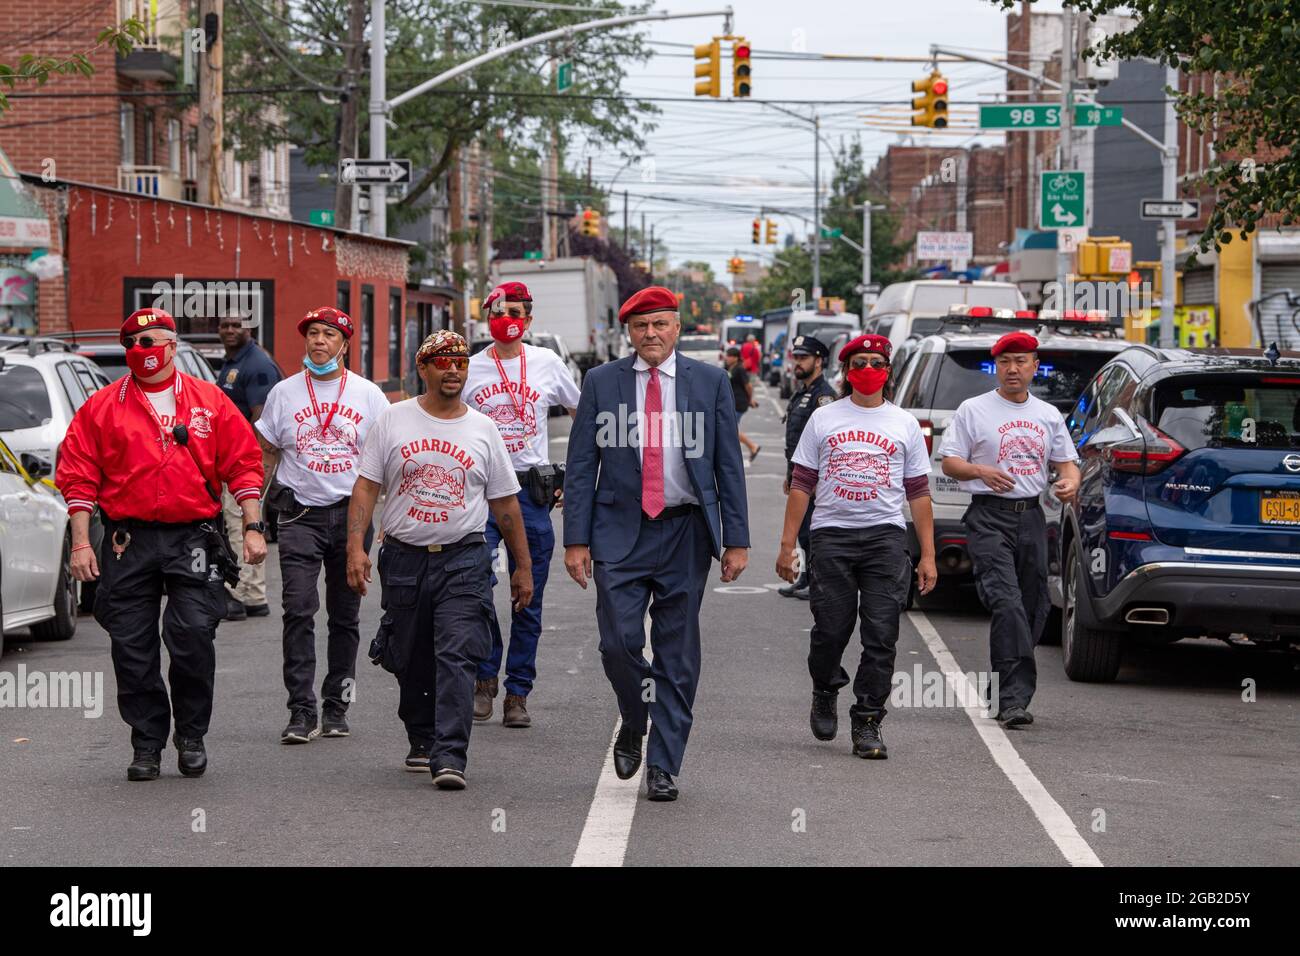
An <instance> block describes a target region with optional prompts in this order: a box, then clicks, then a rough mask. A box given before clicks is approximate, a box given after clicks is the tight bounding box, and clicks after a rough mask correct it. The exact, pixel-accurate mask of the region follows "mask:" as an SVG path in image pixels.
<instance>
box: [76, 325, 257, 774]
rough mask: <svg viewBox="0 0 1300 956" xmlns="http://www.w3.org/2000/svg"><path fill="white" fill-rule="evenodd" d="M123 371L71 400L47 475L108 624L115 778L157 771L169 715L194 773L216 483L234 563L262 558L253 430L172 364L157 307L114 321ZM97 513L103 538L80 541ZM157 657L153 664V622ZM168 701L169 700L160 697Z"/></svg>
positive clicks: (214, 392) (205, 708)
mask: <svg viewBox="0 0 1300 956" xmlns="http://www.w3.org/2000/svg"><path fill="white" fill-rule="evenodd" d="M120 335H121V339H122V344H123V345H125V346H126V364H127V366H128V367H129V368H130V370H131V372H130V374H129V375H126V376H124V377H123V378H121V379H119V380H118V381H116V382H114V383H113V384H112V385H107V386H105V387H104V388H101V389H100V390H99V391H97V392H96V393H95V394H94V395H92V396H91V397H90V398H89V399H87V400H86V402H85V404H83V405H82V406H81V408H80V409H78V410H77V413H76V415H74V416H73V418H72V423H71V425H69V426H68V433H67V436H66V437H65V438H64V440H63V446H62V448H61V450H60V453H59V467H58V477H57V481H58V485H59V488H60V489H62V491H63V495H64V498H65V499H66V500H67V502H68V512H69V514H70V515H71V522H72V573H73V576H74V577H75V578H76V579H77V580H78V581H94V580H98V581H99V587H98V588H97V589H96V593H95V619H96V620H97V621H99V623H100V624H101V625H102V626H103V628H104V629H105V630H106V631H108V637H109V642H110V644H111V649H112V656H113V671H114V674H115V675H116V677H117V706H118V710H119V711H120V713H121V715H122V719H123V720H124V721H126V723H127V724H129V725H130V726H131V744H132V746H133V748H134V751H135V752H134V756H133V758H132V760H131V764H130V766H129V767H127V771H126V776H127V779H128V780H156V779H157V778H158V774H159V763H160V758H161V756H162V749H163V747H164V746H165V744H166V742H167V731H168V729H169V725H170V724H171V718H172V716H173V714H174V715H175V718H176V729H175V734H174V736H173V738H172V739H173V742H174V743H175V745H176V749H177V751H178V764H179V767H180V772H181V773H182V774H184V775H185V776H187V777H198V776H201V775H202V774H203V772H204V770H206V769H207V764H208V758H207V751H206V750H205V748H204V744H203V737H204V735H205V734H207V732H208V722H209V719H210V718H211V716H212V687H213V679H214V675H215V672H216V654H215V652H214V650H213V639H214V638H215V637H216V629H217V622H218V621H220V620H221V617H222V615H223V614H224V613H225V610H226V596H225V589H224V587H223V584H222V577H223V573H224V574H227V575H231V576H233V574H234V573H235V572H236V571H237V569H236V568H234V567H233V565H234V563H235V562H234V556H233V555H232V554H227V552H226V544H225V540H224V535H223V531H222V526H221V496H220V491H219V489H220V488H221V486H222V485H223V484H226V485H229V486H230V489H231V493H232V494H233V496H234V498H235V499H236V500H237V501H238V502H239V506H240V510H241V512H242V514H241V518H242V522H243V529H242V530H243V559H244V562H245V563H246V564H260V563H261V562H262V561H263V560H264V559H265V558H266V542H265V541H264V540H263V535H262V524H261V521H260V514H259V510H260V507H261V502H260V498H261V490H262V454H261V451H260V449H259V448H258V447H257V440H256V439H255V438H254V437H253V429H252V427H251V426H250V425H249V424H248V422H247V421H246V420H245V419H244V417H243V416H242V415H241V414H240V413H239V410H238V409H237V408H235V406H234V405H233V404H232V403H231V401H230V399H228V398H227V397H226V396H225V395H224V394H223V393H222V391H221V389H220V388H218V387H217V386H216V385H214V384H212V383H210V382H205V381H203V380H202V379H197V378H192V377H190V376H189V375H185V374H183V373H181V372H180V371H178V370H177V369H176V365H175V359H176V322H175V321H174V320H173V319H172V317H171V316H170V315H169V314H167V313H166V312H164V311H163V310H161V309H141V310H140V311H138V312H133V313H132V314H131V315H130V317H129V318H127V320H126V322H125V324H123V326H122V329H121V332H120ZM96 507H98V508H100V510H101V511H102V512H103V515H104V542H103V545H102V547H101V549H100V551H99V553H98V554H97V553H96V551H95V548H94V547H93V546H92V545H91V544H90V541H89V537H88V535H89V528H90V516H91V514H92V513H93V512H94V510H95V508H96ZM164 593H166V595H167V609H166V611H164V612H163V613H162V643H163V644H166V645H167V654H168V658H169V668H168V673H167V676H168V683H169V684H170V685H171V697H170V702H169V700H168V692H167V685H165V684H164V683H163V679H162V673H161V662H160V658H161V654H160V648H159V639H158V618H159V610H160V608H161V605H162V598H163V594H164ZM169 703H170V707H169V706H168V705H169Z"/></svg>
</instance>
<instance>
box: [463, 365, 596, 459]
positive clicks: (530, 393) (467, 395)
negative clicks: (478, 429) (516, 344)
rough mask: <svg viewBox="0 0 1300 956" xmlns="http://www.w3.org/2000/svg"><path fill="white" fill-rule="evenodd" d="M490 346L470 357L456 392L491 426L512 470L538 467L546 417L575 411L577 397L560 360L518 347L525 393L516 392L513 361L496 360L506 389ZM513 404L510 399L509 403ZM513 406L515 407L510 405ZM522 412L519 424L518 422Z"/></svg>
mask: <svg viewBox="0 0 1300 956" xmlns="http://www.w3.org/2000/svg"><path fill="white" fill-rule="evenodd" d="M494 350H495V346H488V347H487V348H485V349H483V351H481V352H479V353H478V354H476V355H473V356H471V357H470V360H469V375H468V377H467V378H466V379H465V389H464V391H462V392H461V397H462V398H464V400H465V404H467V405H469V407H470V408H474V409H477V410H478V411H480V412H482V413H483V414H484V415H486V416H487V417H488V418H490V419H492V421H493V422H495V423H496V426H497V428H498V429H499V430H500V432H501V437H502V438H503V439H505V443H506V451H508V452H510V460H511V461H513V462H514V467H515V470H516V471H524V470H525V469H527V468H529V467H531V466H533V465H544V464H546V463H547V462H548V461H549V460H550V459H549V457H548V454H547V446H546V443H547V440H548V434H547V422H548V415H547V412H548V410H549V409H550V408H551V406H553V405H560V406H562V407H564V408H577V407H578V398H579V396H580V392H579V391H578V386H577V385H575V384H574V383H573V378H572V376H570V375H569V369H568V368H567V367H566V366H565V364H564V362H563V361H561V360H560V357H559V356H558V355H556V354H555V353H554V352H552V351H551V350H550V349H548V348H542V347H541V346H538V345H527V344H525V345H524V347H523V354H524V378H525V382H526V384H527V393H526V394H522V395H521V393H520V388H519V358H518V357H515V358H512V359H501V368H502V369H504V370H505V373H506V378H507V379H508V381H509V384H508V385H507V384H506V383H504V382H502V381H501V370H500V369H498V368H497V363H496V362H494V361H493V360H492V353H493V351H494ZM512 399H513V400H512ZM516 403H518V405H516ZM521 409H522V411H523V419H522V420H521V419H520V417H519V413H520V410H521Z"/></svg>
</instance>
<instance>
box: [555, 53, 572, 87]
mask: <svg viewBox="0 0 1300 956" xmlns="http://www.w3.org/2000/svg"><path fill="white" fill-rule="evenodd" d="M572 85H573V61H572V60H565V61H564V62H562V63H561V64H560V65H559V66H558V67H557V68H556V70H555V92H557V93H563V92H564V91H565V90H567V89H568V88H569V87H571V86H572Z"/></svg>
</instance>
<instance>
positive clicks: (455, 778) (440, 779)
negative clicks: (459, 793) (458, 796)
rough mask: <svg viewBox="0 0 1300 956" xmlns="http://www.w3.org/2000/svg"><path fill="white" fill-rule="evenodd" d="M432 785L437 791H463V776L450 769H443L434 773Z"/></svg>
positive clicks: (461, 773) (457, 771)
mask: <svg viewBox="0 0 1300 956" xmlns="http://www.w3.org/2000/svg"><path fill="white" fill-rule="evenodd" d="M433 785H434V786H435V787H437V788H438V789H439V790H464V789H465V774H464V773H463V772H462V771H460V770H453V769H452V768H451V767H443V768H442V769H441V770H438V771H435V772H434V775H433Z"/></svg>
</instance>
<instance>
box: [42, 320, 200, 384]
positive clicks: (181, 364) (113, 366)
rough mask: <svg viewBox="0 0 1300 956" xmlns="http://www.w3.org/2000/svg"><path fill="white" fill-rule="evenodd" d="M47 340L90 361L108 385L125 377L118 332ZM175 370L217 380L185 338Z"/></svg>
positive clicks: (123, 351)
mask: <svg viewBox="0 0 1300 956" xmlns="http://www.w3.org/2000/svg"><path fill="white" fill-rule="evenodd" d="M48 337H49V338H52V339H56V340H58V341H61V342H64V343H66V344H67V346H68V347H69V349H70V350H71V351H73V352H75V353H76V354H77V355H81V356H83V357H85V358H88V359H90V360H91V361H92V362H94V363H95V364H96V365H98V366H99V367H100V368H101V369H103V371H104V374H105V375H107V376H108V380H109V381H110V382H115V381H117V380H118V379H119V378H121V377H122V376H123V375H125V374H127V367H126V346H124V345H123V344H122V342H121V340H120V338H119V332H118V330H117V329H92V330H90V331H81V332H56V333H54V334H53V335H51V336H48ZM176 367H177V368H179V369H180V370H181V371H182V372H184V373H185V374H186V375H192V376H194V377H195V378H201V379H203V380H204V381H205V382H215V381H216V380H217V373H216V372H215V371H213V369H212V365H211V363H210V362H209V361H208V360H207V359H206V358H204V357H203V356H202V355H201V354H200V353H199V352H198V351H197V350H196V349H195V348H194V346H193V344H191V343H190V342H187V341H186V340H185V339H181V340H180V342H179V343H178V344H177V346H176Z"/></svg>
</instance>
